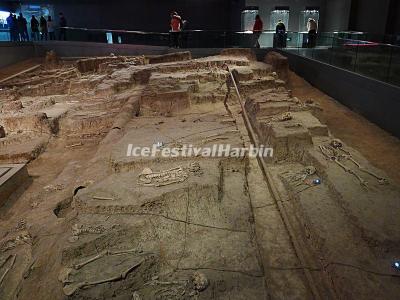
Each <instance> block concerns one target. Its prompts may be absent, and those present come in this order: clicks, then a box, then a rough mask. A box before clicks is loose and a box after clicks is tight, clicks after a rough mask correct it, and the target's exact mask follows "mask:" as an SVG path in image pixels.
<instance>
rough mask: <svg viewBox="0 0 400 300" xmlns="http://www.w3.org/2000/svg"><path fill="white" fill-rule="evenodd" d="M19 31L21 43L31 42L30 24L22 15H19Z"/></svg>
mask: <svg viewBox="0 0 400 300" xmlns="http://www.w3.org/2000/svg"><path fill="white" fill-rule="evenodd" d="M18 31H19V35H20V39H21V41H29V34H28V22H27V21H26V19H25V18H24V16H23V15H22V13H19V16H18Z"/></svg>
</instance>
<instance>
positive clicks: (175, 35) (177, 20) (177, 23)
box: [170, 12, 182, 48]
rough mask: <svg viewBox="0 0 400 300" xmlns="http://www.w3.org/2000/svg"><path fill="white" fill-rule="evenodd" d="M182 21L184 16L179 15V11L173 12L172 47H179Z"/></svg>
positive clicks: (171, 24)
mask: <svg viewBox="0 0 400 300" xmlns="http://www.w3.org/2000/svg"><path fill="white" fill-rule="evenodd" d="M181 22H182V18H181V17H180V16H179V15H178V13H177V12H172V13H171V23H170V26H171V30H170V42H171V43H172V47H174V48H179V38H180V32H181Z"/></svg>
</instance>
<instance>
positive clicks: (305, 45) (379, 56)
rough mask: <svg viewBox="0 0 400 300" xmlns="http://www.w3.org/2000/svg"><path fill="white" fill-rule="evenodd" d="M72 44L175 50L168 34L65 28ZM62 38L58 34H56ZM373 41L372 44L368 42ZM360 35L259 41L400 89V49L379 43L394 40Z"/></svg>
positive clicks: (217, 36)
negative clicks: (83, 43) (124, 45)
mask: <svg viewBox="0 0 400 300" xmlns="http://www.w3.org/2000/svg"><path fill="white" fill-rule="evenodd" d="M64 30H65V31H66V37H67V40H68V41H81V42H96V43H114V44H136V45H152V46H172V43H171V42H172V41H171V39H170V34H169V33H168V32H144V31H132V30H107V29H88V28H74V27H65V28H64ZM56 37H58V32H56ZM256 38H257V37H256V36H255V35H254V34H253V33H252V32H238V31H223V30H185V31H183V32H181V33H180V34H179V47H180V48H234V47H242V48H243V47H244V48H246V47H248V48H251V47H254V45H255V41H256V40H255V39H256ZM367 38H371V41H369V40H367ZM394 38H395V37H394V36H379V37H378V36H376V37H375V38H373V35H369V34H366V33H360V32H322V33H318V35H317V37H316V38H315V40H313V42H312V43H311V44H312V45H310V42H309V39H308V33H307V32H291V31H288V32H286V33H285V35H284V36H278V35H277V34H275V32H274V31H264V32H263V33H262V34H260V35H259V37H258V40H259V44H260V45H261V47H262V48H270V47H276V46H279V47H282V48H284V49H283V50H284V51H289V52H291V53H296V54H298V55H301V56H305V57H308V58H311V59H315V60H318V61H321V62H325V63H328V64H331V65H334V66H337V67H340V68H343V69H347V70H350V71H353V72H356V73H359V74H362V75H364V76H368V77H371V78H374V79H377V80H380V81H383V82H386V83H389V84H392V85H397V86H400V46H395V45H390V44H384V43H379V42H376V41H377V40H379V39H380V40H383V39H386V40H387V39H394Z"/></svg>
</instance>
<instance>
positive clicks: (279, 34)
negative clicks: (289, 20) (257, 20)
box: [275, 20, 286, 48]
mask: <svg viewBox="0 0 400 300" xmlns="http://www.w3.org/2000/svg"><path fill="white" fill-rule="evenodd" d="M275 40H276V47H277V48H285V47H286V26H285V24H284V23H283V22H282V20H279V21H278V23H277V24H276V28H275Z"/></svg>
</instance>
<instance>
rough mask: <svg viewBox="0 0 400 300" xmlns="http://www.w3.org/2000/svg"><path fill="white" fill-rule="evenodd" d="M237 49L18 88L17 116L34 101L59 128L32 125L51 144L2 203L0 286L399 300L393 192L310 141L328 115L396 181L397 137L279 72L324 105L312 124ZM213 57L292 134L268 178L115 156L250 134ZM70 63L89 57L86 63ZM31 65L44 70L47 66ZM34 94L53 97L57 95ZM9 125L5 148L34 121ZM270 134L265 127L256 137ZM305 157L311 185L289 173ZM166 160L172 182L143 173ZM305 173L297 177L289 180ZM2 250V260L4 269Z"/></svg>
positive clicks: (39, 290)
mask: <svg viewBox="0 0 400 300" xmlns="http://www.w3.org/2000/svg"><path fill="white" fill-rule="evenodd" d="M235 51H238V53H236V55H233V56H232V57H225V56H222V57H220V56H218V57H212V58H205V59H200V60H187V56H188V54H187V53H186V54H185V55H181V56H179V55H178V59H177V61H176V62H174V61H173V59H175V57H171V56H166V57H160V58H158V59H160V60H161V61H162V60H168V61H169V62H170V63H166V64H158V63H157V64H154V65H141V64H139V65H135V64H133V62H135V63H138V62H140V61H141V60H140V59H139V60H131V61H129V60H126V59H124V58H123V59H121V60H118V61H117V62H116V63H114V62H112V61H107V60H110V58H106V59H101V62H102V63H104V65H103V67H104V69H103V71H99V72H95V71H93V70H92V69H91V70H90V71H89V72H85V71H83V72H82V74H78V72H75V71H74V72H71V71H70V69H68V70H69V73H67V74H68V76H70V77H68V78H66V77H65V74H66V73H65V72H64V71H65V68H64V69H60V70H57V69H55V72H56V74H62V76H60V77H61V79H60V78H59V77H57V80H58V81H61V82H63V81H71V82H72V83H73V84H65V85H59V86H57V87H56V88H54V90H52V83H51V82H48V83H47V84H48V87H49V88H48V89H47V90H44V91H43V90H41V89H37V90H36V92H37V93H38V95H37V97H35V98H34V99H33V100H32V99H31V98H30V96H27V95H25V96H23V97H22V98H21V99H22V100H23V103H24V105H25V108H24V109H23V110H22V111H19V113H23V114H29V113H30V111H31V109H30V108H32V110H33V109H36V110H38V109H40V111H46V112H47V113H48V116H49V117H53V118H54V116H57V119H54V120H53V121H54V122H55V123H53V124H57V125H58V126H54V127H53V130H55V131H56V134H48V133H46V132H41V136H45V137H46V138H48V143H47V144H46V145H45V150H44V152H43V153H41V154H40V155H39V156H38V157H35V159H33V160H32V161H31V162H30V163H29V164H28V171H29V174H30V176H31V182H30V184H29V185H28V186H27V187H26V186H24V187H21V189H20V190H19V191H18V192H17V193H15V194H14V196H12V197H11V199H10V200H9V201H8V202H7V203H6V204H5V205H4V206H3V207H1V208H0V217H1V221H0V272H1V273H0V274H6V275H7V276H4V278H3V279H4V282H2V283H0V284H2V285H3V286H2V287H4V289H3V288H1V289H0V298H1V297H3V298H4V299H14V298H18V299H111V298H115V299H119V300H125V299H126V300H130V299H134V300H139V299H204V300H205V299H246V300H247V299H313V298H316V299H318V298H320V299H335V297H334V296H335V295H336V299H382V298H383V297H385V299H396V295H397V294H396V288H398V286H399V282H398V280H397V279H398V278H396V277H395V276H393V277H391V274H393V273H391V272H393V270H391V269H390V263H388V261H390V259H391V258H392V257H395V255H397V254H398V251H397V249H398V245H399V240H400V239H399V238H398V237H399V236H400V234H399V229H398V228H399V227H398V226H397V227H396V224H398V223H397V222H398V221H397V219H398V218H396V211H398V204H397V203H398V201H397V198H396V197H397V196H398V195H399V192H398V190H396V187H395V186H394V185H392V184H390V185H382V186H381V185H379V184H378V183H377V182H376V180H375V179H376V178H373V177H371V176H370V177H368V179H369V181H370V183H371V184H370V186H369V190H368V189H365V188H364V187H362V186H361V185H360V184H359V182H357V179H356V178H355V177H353V176H352V174H348V173H346V172H344V171H343V169H341V168H340V167H339V166H336V165H335V164H334V163H332V162H331V161H329V160H328V161H327V160H326V159H325V158H324V157H323V155H322V154H321V153H319V152H318V151H316V150H315V149H318V147H317V146H318V145H320V144H322V143H327V142H329V139H331V138H332V136H330V135H328V131H327V130H326V126H325V125H324V124H321V123H326V124H327V125H328V127H329V130H330V132H331V133H332V134H333V136H335V137H336V138H340V139H342V140H343V141H344V142H345V144H346V149H347V147H349V148H348V149H351V151H352V154H353V157H354V158H355V159H357V160H358V161H360V162H362V164H363V166H366V167H370V165H369V164H372V165H374V166H376V167H377V168H380V169H382V170H383V171H385V172H386V173H387V174H389V175H390V177H391V178H392V179H395V180H396V181H399V180H400V174H399V173H400V172H398V170H399V168H400V165H399V159H398V158H397V157H396V153H399V150H400V143H399V141H398V140H397V139H396V138H394V137H391V136H390V135H388V134H387V133H385V132H384V131H383V130H381V129H379V128H378V127H376V126H375V125H373V124H371V123H369V122H368V121H367V120H365V119H363V118H362V117H360V116H358V115H357V114H355V113H353V112H351V111H350V110H348V109H347V108H345V107H343V106H342V105H340V104H339V103H337V102H336V101H334V100H333V99H331V98H329V97H328V96H326V95H324V94H323V93H321V92H320V91H318V90H317V89H315V88H313V87H311V86H310V85H309V84H307V83H306V82H305V81H304V80H302V79H301V78H299V77H297V76H296V75H295V74H293V73H290V74H289V87H288V88H290V89H291V90H292V91H293V96H296V97H298V98H300V99H301V100H307V99H310V98H312V99H313V100H314V101H315V102H317V103H318V104H319V105H320V106H321V108H322V111H320V112H318V113H317V116H318V117H319V118H320V120H321V121H322V122H319V121H318V120H317V119H316V118H315V117H314V116H313V114H312V113H311V110H312V109H310V108H309V107H307V106H306V105H305V104H304V103H299V102H297V101H296V100H295V99H294V98H293V97H292V96H291V95H290V93H289V92H288V91H287V89H286V88H285V86H284V84H285V83H284V82H283V81H282V80H279V78H277V74H274V73H272V69H271V66H268V65H266V64H263V63H256V62H252V63H249V60H248V59H247V58H246V57H243V56H241V50H235ZM237 54H239V58H238V56H237ZM248 57H250V58H251V55H249V56H248ZM118 59H119V58H118ZM31 63H32V62H23V63H21V64H20V65H18V66H14V67H10V68H9V69H7V70H6V71H4V74H7V76H8V75H9V74H10V73H12V72H18V71H20V70H21V69H23V68H27V67H30V66H31V65H30V64H31ZM85 63H87V65H85ZM225 63H228V64H230V65H231V67H232V68H235V67H236V68H237V69H236V70H237V72H238V73H237V74H236V75H237V76H238V78H239V80H240V81H241V90H242V92H243V95H245V97H250V98H251V96H253V97H252V100H251V101H254V102H255V103H258V106H257V105H255V106H254V107H256V108H257V107H258V108H260V107H261V109H260V110H259V111H256V109H255V111H254V112H251V113H250V115H251V117H252V120H253V122H254V123H253V125H254V127H255V128H256V127H257V126H263V125H265V124H267V125H265V126H270V125H271V123H272V126H273V127H272V129H273V130H276V131H275V132H278V133H279V132H280V135H279V136H280V137H281V138H282V139H285V138H286V137H287V136H288V135H291V137H292V138H290V139H289V140H288V141H287V143H286V142H283V143H276V144H275V145H274V146H276V149H277V152H279V151H280V152H279V153H278V154H279V155H282V156H283V158H284V159H283V160H282V161H280V162H270V161H268V166H269V171H270V172H271V173H272V175H273V179H272V182H270V183H272V184H273V187H274V189H273V190H272V189H271V187H270V186H269V185H268V184H267V182H266V181H265V178H264V176H263V173H262V170H261V168H260V166H259V163H258V161H257V159H251V158H246V159H242V158H239V159H238V158H231V159H220V158H218V159H217V158H203V157H196V158H191V157H189V158H187V157H179V158H174V159H165V158H161V157H156V158H143V157H139V158H137V157H131V156H127V155H126V149H127V145H128V144H130V143H134V144H135V145H139V146H152V145H154V143H156V142H158V141H163V142H165V143H166V144H167V145H175V146H176V147H181V146H182V145H183V144H189V143H190V144H194V145H195V146H196V145H197V146H204V145H212V144H213V143H224V144H232V145H237V146H248V145H249V141H250V138H249V133H248V131H247V129H246V126H245V124H244V121H243V118H242V113H241V108H240V106H239V105H238V104H237V103H236V101H237V97H235V94H234V91H233V90H231V94H230V97H229V101H228V103H227V105H226V106H224V105H223V103H222V102H223V100H224V98H225V97H224V96H225V94H226V92H227V88H226V81H225V80H226V77H224V76H226V75H227V72H226V71H224V70H222V69H221V68H220V67H221V66H222V65H223V64H225ZM82 64H83V66H85V67H88V68H93V62H92V61H90V62H89V63H88V62H87V61H86V62H85V61H84V62H83V63H82ZM70 67H71V66H70ZM68 70H67V71H68ZM148 70H150V72H151V74H149V73H146V72H147V71H148ZM63 72H64V73H63ZM102 72H103V73H102ZM107 72H108V73H107ZM43 74H44V75H43V78H42V79H40V80H46V77H47V78H48V76H49V75H48V74H47V75H46V74H45V73H43ZM63 74H64V75H63ZM77 74H78V75H77ZM105 74H108V75H105ZM150 75H151V76H150ZM4 76H6V75H4ZM27 77H29V76H27ZM37 82H38V81H37ZM37 82H36V83H37ZM60 91H61V92H60ZM25 92H26V91H25ZM28 92H29V91H28ZM28 92H26V93H28ZM43 93H57V94H56V95H58V96H56V97H55V98H54V99H55V100H54V101H55V102H56V103H54V102H50V101H48V100H49V99H48V98H46V97H53V96H52V95H50V96H49V95H47V94H46V96H44V95H42V94H43ZM58 93H61V94H62V95H61V97H60V95H59V94H58ZM189 95H190V96H189ZM261 100H262V101H261ZM7 101H8V100H7V99H5V102H7ZM257 101H259V102H257ZM40 103H41V106H40V107H39V108H38V104H40ZM249 103H250V101H249ZM139 108H140V113H139ZM17 109H18V107H17ZM287 109H289V111H291V112H292V117H293V119H290V120H286V121H285V120H282V119H281V115H280V113H282V112H286V110H287ZM291 109H293V110H291ZM64 110H65V111H64ZM1 116H2V115H0V117H1ZM271 116H272V119H271ZM253 118H254V119H253ZM257 118H258V119H257ZM257 120H258V121H260V122H257ZM268 120H269V123H268ZM42 121H43V119H39V120H38V119H35V122H42ZM299 122H300V123H301V124H300V123H299ZM7 124H8V126H9V128H11V129H12V130H14V132H13V134H14V135H16V136H17V137H19V138H20V139H16V140H14V141H11V142H10V143H11V144H12V143H16V144H17V146H16V149H17V150H15V149H14V150H15V151H20V150H21V149H23V147H22V146H21V145H23V146H25V144H24V139H23V138H24V137H23V136H21V137H20V135H21V131H20V130H19V128H18V126H22V125H24V126H26V127H27V128H29V129H35V127H38V125H37V123H32V122H31V121H30V120H28V122H26V123H24V122H21V124H22V125H21V124H19V123H18V124H14V123H12V122H9V123H7ZM299 124H300V125H299ZM41 125H43V124H41ZM12 126H14V127H12ZM26 127H23V129H24V128H26ZM11 129H10V130H11ZM264 129H265V128H264ZM279 130H280V131H279ZM269 132H270V131H263V130H262V128H261V129H260V130H258V138H259V139H260V140H263V139H265V135H266V134H267V133H269ZM355 132H357V134H355ZM275 137H277V136H275ZM5 145H6V146H7V147H8V146H9V145H7V144H5ZM278 148H279V149H278ZM353 149H356V150H358V152H359V153H356V152H355V151H353ZM292 152H293V153H292ZM376 153H385V156H383V155H375V154H376ZM292 154H293V155H292ZM285 155H287V157H284V156H285ZM363 156H364V157H363ZM299 157H301V159H299ZM20 158H21V156H18V155H15V159H20ZM285 158H286V160H285ZM368 161H369V162H368ZM196 163H197V164H196ZM306 163H309V164H311V163H312V164H313V165H314V166H315V168H316V172H315V173H313V174H312V176H313V177H312V178H322V184H321V185H310V184H309V183H307V182H308V181H304V182H301V180H300V185H294V184H293V181H291V178H296V176H297V177H298V176H299V175H298V174H300V175H301V176H303V175H304V167H305V166H306V165H304V164H306ZM343 163H348V162H343ZM177 167H180V168H178V169H179V170H178V171H177V172H176V168H177ZM149 168H150V170H149ZM165 170H169V171H170V170H172V171H170V172H172V174H174V176H177V178H178V179H179V180H178V181H174V180H172V181H171V178H170V179H167V181H165V182H164V183H167V184H166V185H165V186H164V185H160V186H157V185H146V184H144V183H146V182H147V181H141V178H142V179H143V178H146V180H148V178H147V177H146V176H145V175H148V174H156V173H157V172H158V171H165ZM174 170H175V171H174ZM169 171H168V172H169ZM149 172H150V173H149ZM174 172H175V173H174ZM302 172H303V173H302ZM182 174H183V175H182ZM283 174H286V175H283ZM168 176H171V175H168ZM185 176H186V177H185ZM285 176H286V177H285ZM307 176H308V175H307V174H306V177H304V178H307ZM362 176H365V177H366V176H367V175H366V174H362ZM154 178H158V177H154ZM161 178H162V177H161ZM173 178H174V177H173ZM307 179H309V178H307ZM157 180H158V179H156V180H155V181H154V179H152V180H150V183H152V184H153V183H154V182H157ZM296 180H298V179H295V181H296ZM160 182H161V183H163V182H162V181H160ZM295 183H296V182H295ZM147 184H148V182H147ZM304 185H308V187H309V189H306V190H299V189H302V188H303V187H304ZM25 188H26V189H25ZM276 194H278V195H280V197H279V199H277V196H276ZM393 195H394V196H393ZM274 199H275V200H277V201H281V205H280V206H279V205H277V203H276V202H275V200H274ZM381 200H385V201H386V202H385V206H384V205H381ZM282 209H283V210H284V211H285V212H286V213H287V214H288V215H289V218H288V220H286V219H285V220H284V219H283V217H282ZM287 222H289V223H287ZM288 225H290V226H288ZM288 227H290V228H288ZM294 241H296V242H294ZM294 244H296V245H294ZM298 247H300V248H301V249H299V248H298ZM300 254H301V255H300ZM10 255H11V256H10ZM13 255H15V256H13ZM7 257H8V258H7ZM10 257H11V259H9V258H10ZM12 257H14V258H16V260H15V264H13V265H12V266H11V272H9V273H8V274H7V273H3V272H4V270H6V267H7V266H9V264H10V261H12ZM4 258H7V260H5V261H4ZM93 262H95V263H93ZM6 272H7V271H6ZM125 272H126V273H125ZM382 274H383V275H382ZM0 276H1V275H0ZM88 282H92V283H91V284H88ZM318 294H319V295H320V296H319V297H318ZM3 298H2V299H3Z"/></svg>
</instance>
